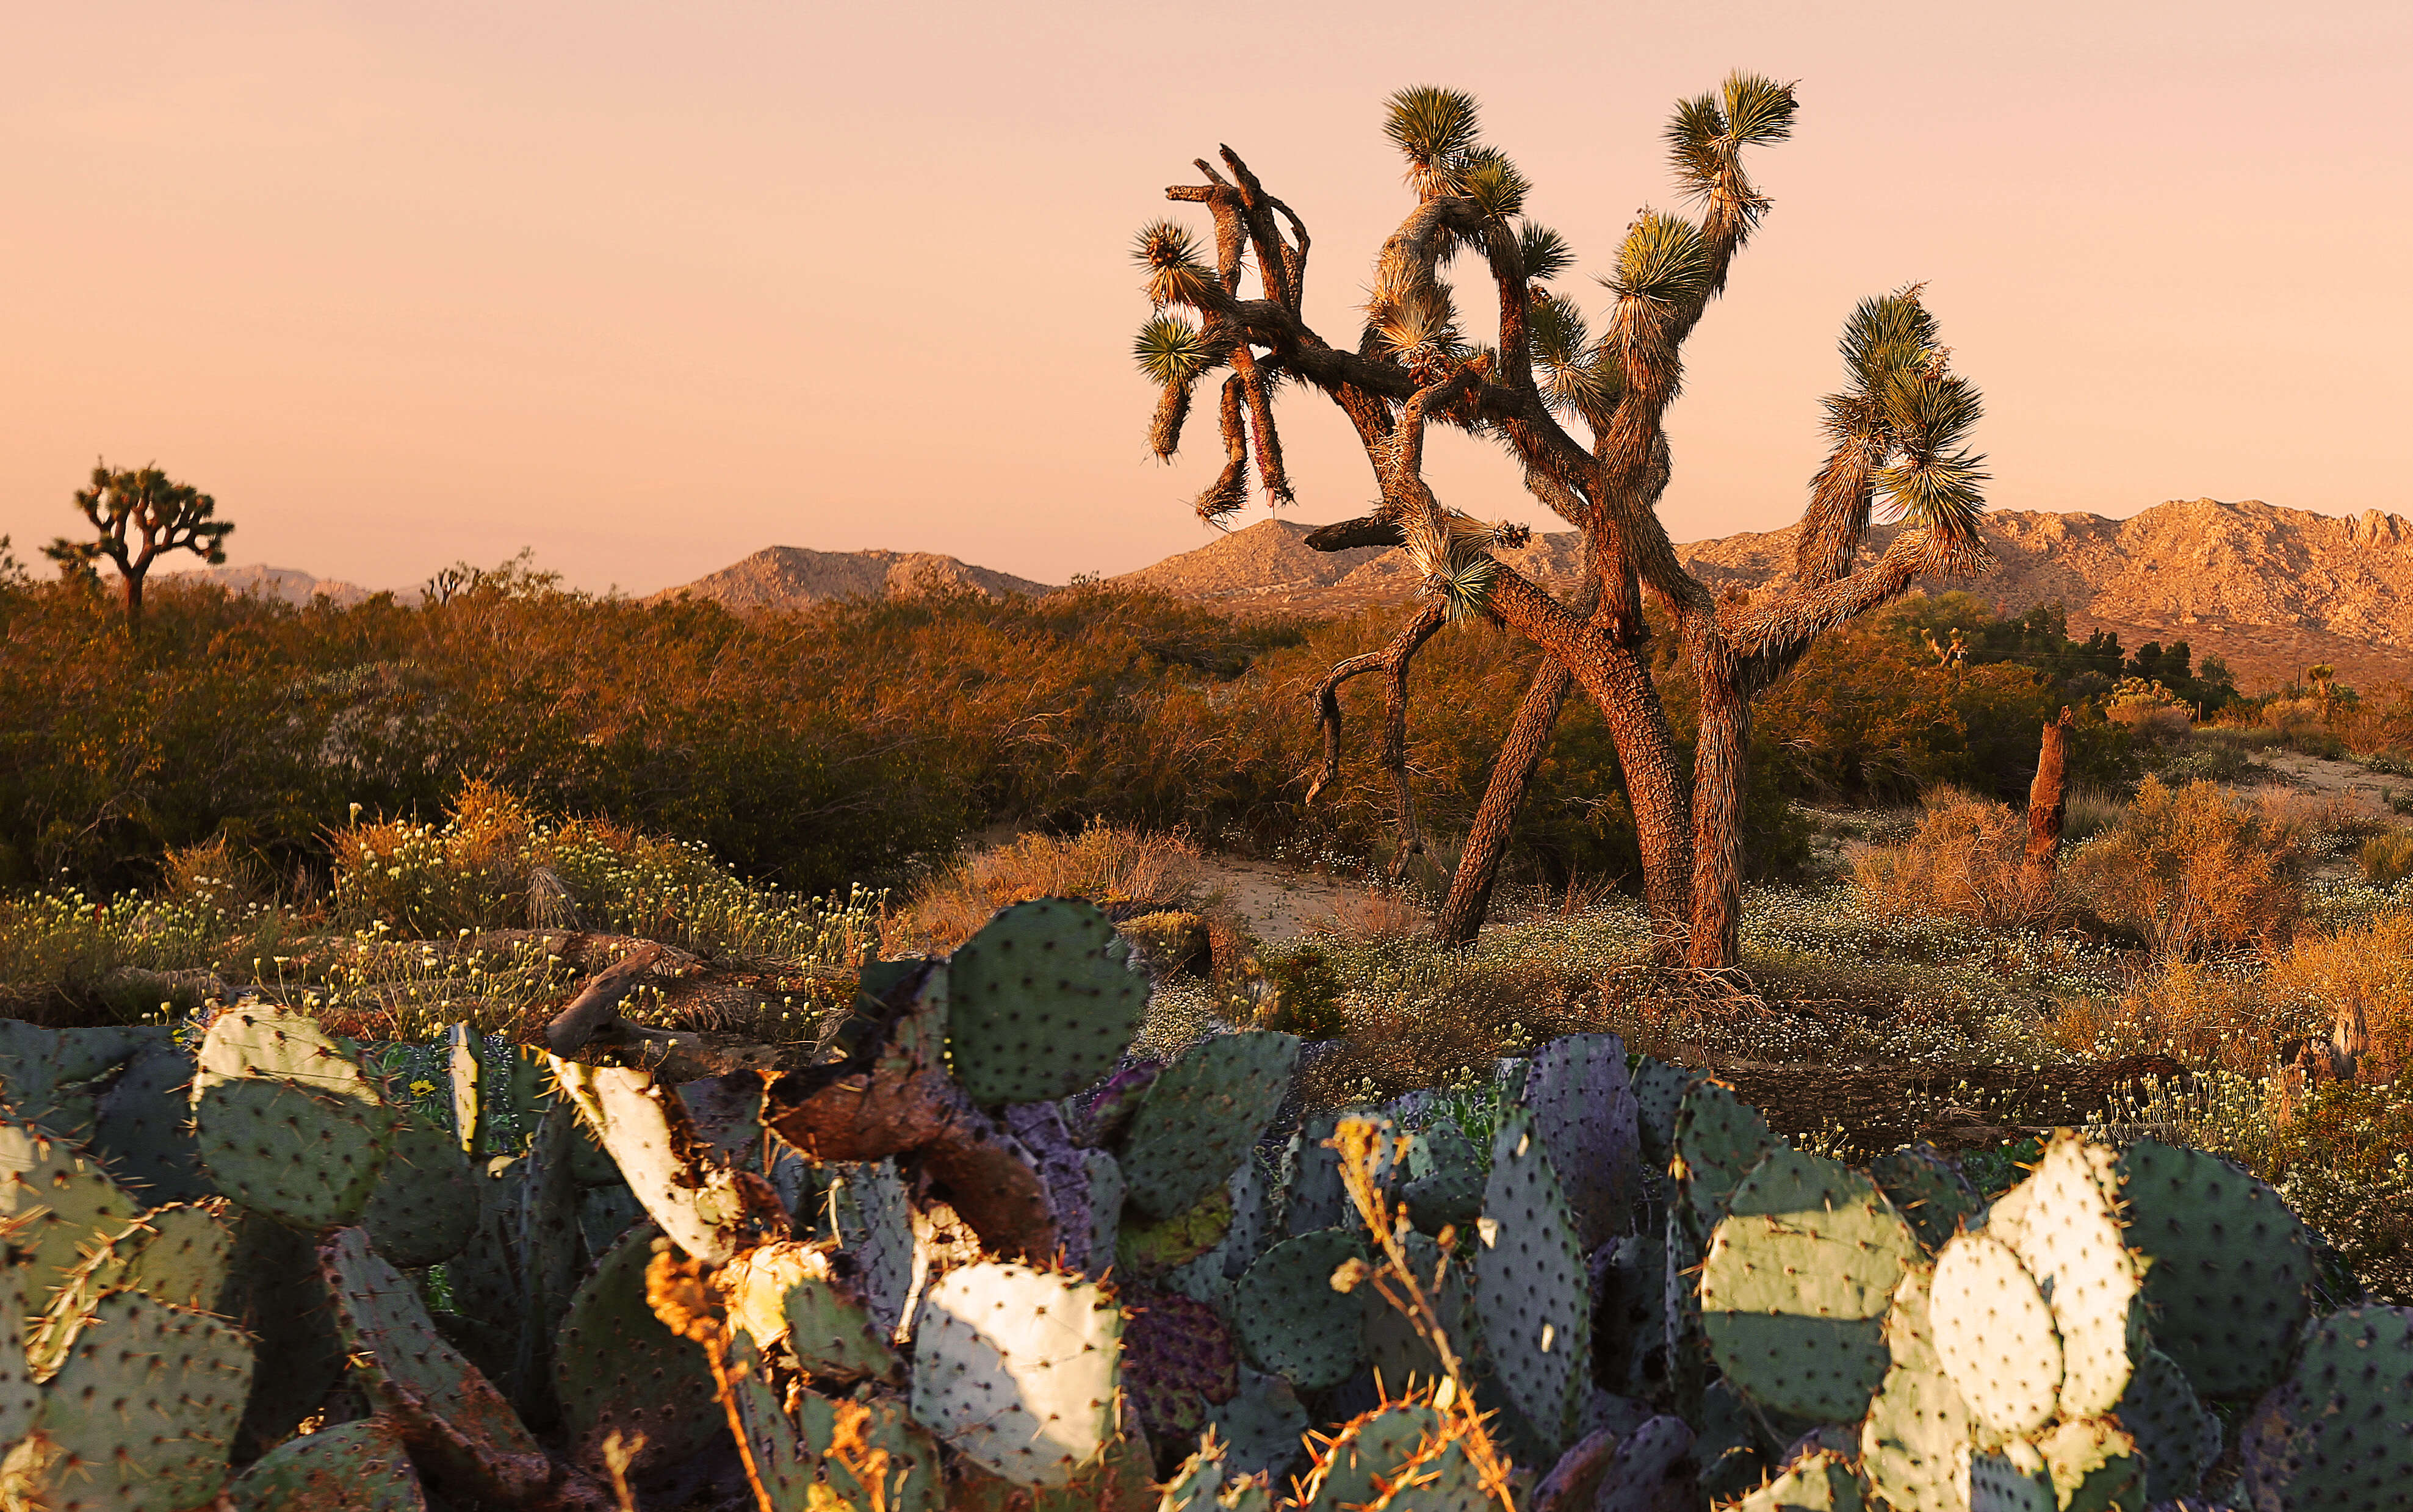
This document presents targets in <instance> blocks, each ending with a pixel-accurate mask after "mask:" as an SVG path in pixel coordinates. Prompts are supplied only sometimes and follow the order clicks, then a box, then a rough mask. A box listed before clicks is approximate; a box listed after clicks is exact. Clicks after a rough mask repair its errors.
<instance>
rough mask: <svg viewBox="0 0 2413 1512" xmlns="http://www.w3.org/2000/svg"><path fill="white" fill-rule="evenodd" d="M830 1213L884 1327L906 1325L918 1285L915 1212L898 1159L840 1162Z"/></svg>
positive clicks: (855, 1276) (836, 1165) (892, 1328)
mask: <svg viewBox="0 0 2413 1512" xmlns="http://www.w3.org/2000/svg"><path fill="white" fill-rule="evenodd" d="M830 1168H831V1169H832V1170H833V1171H835V1172H836V1173H837V1179H836V1180H835V1181H833V1182H832V1183H831V1186H830V1196H829V1200H830V1208H831V1210H832V1211H833V1212H835V1213H836V1215H837V1237H838V1242H839V1244H840V1245H841V1246H842V1247H843V1248H844V1249H845V1251H846V1254H847V1259H848V1260H849V1261H850V1262H851V1264H852V1266H853V1274H852V1276H851V1280H852V1281H853V1282H854V1284H855V1288H856V1289H857V1290H858V1291H860V1292H862V1294H863V1299H864V1301H865V1303H866V1305H868V1306H869V1307H870V1309H871V1315H872V1317H873V1318H874V1319H876V1320H877V1321H878V1322H879V1324H880V1326H881V1327H882V1328H885V1329H887V1330H888V1331H889V1332H890V1333H895V1332H896V1328H897V1327H898V1326H899V1325H901V1324H902V1323H903V1322H904V1321H905V1298H906V1295H907V1293H908V1292H909V1291H910V1289H911V1287H912V1284H913V1213H912V1208H911V1206H910V1203H909V1202H908V1201H907V1199H906V1195H905V1182H904V1179H903V1178H901V1177H899V1176H898V1175H897V1174H896V1162H895V1161H893V1160H882V1161H864V1162H843V1161H841V1162H834V1163H832V1164H831V1167H830Z"/></svg>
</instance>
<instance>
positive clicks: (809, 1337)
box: [718, 1241, 905, 1386]
mask: <svg viewBox="0 0 2413 1512" xmlns="http://www.w3.org/2000/svg"><path fill="white" fill-rule="evenodd" d="M836 1253H837V1247H836V1245H835V1244H831V1243H828V1242H826V1241H825V1242H822V1243H819V1244H797V1243H793V1242H787V1241H783V1242H780V1243H776V1244H764V1245H759V1246H757V1247H756V1248H754V1249H751V1250H748V1251H747V1252H746V1253H744V1254H741V1255H739V1256H738V1257H737V1258H736V1260H734V1261H733V1262H732V1263H731V1264H730V1265H729V1266H728V1267H725V1268H724V1269H723V1270H722V1271H721V1273H720V1276H719V1278H718V1285H719V1287H720V1290H721V1294H722V1295H723V1296H724V1297H727V1298H728V1301H729V1316H730V1320H731V1321H732V1322H733V1323H735V1324H736V1325H737V1326H738V1327H741V1328H743V1329H745V1330H746V1332H748V1334H750V1335H752V1336H753V1339H754V1342H756V1343H757V1344H759V1345H761V1346H762V1347H764V1348H766V1349H767V1348H768V1347H770V1346H771V1345H772V1344H773V1343H776V1342H778V1341H779V1340H781V1339H785V1340H787V1341H788V1347H789V1348H790V1349H791V1350H792V1352H793V1353H794V1355H795V1356H796V1362H797V1363H798V1364H800V1365H802V1366H803V1367H804V1369H805V1371H807V1373H808V1374H811V1375H814V1376H818V1377H822V1378H824V1379H827V1380H833V1381H861V1380H874V1381H882V1382H885V1383H887V1384H888V1385H890V1386H903V1385H904V1384H905V1362H904V1361H903V1360H901V1359H899V1358H898V1357H897V1355H896V1347H895V1346H894V1345H893V1344H892V1343H891V1342H889V1335H890V1333H891V1331H892V1330H890V1329H888V1328H883V1327H881V1326H880V1323H879V1321H878V1320H877V1319H876V1318H874V1317H873V1316H872V1312H871V1308H870V1304H868V1303H867V1302H866V1301H865V1300H864V1297H863V1294H862V1293H861V1292H859V1291H857V1290H856V1289H855V1288H854V1285H853V1284H852V1282H849V1281H847V1280H845V1279H844V1278H843V1277H841V1276H839V1275H838V1274H837V1273H836V1268H835V1267H834V1266H833V1265H832V1258H833V1256H834V1255H835V1254H836Z"/></svg>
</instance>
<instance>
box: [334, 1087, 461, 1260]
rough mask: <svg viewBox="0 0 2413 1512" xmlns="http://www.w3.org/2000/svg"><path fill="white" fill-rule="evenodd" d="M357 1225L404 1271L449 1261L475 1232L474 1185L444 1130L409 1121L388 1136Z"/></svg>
mask: <svg viewBox="0 0 2413 1512" xmlns="http://www.w3.org/2000/svg"><path fill="white" fill-rule="evenodd" d="M361 1226H362V1227H363V1228H364V1229H367V1230H368V1232H369V1237H370V1238H372V1239H374V1240H375V1241H376V1242H377V1253H379V1254H382V1255H384V1256H385V1257H386V1258H387V1259H388V1260H391V1261H392V1262H393V1263H394V1264H395V1265H397V1266H401V1267H404V1268H405V1269H417V1268H419V1267H422V1266H432V1265H437V1264H439V1263H441V1262H443V1261H446V1260H450V1259H452V1257H453V1256H454V1255H456V1254H459V1253H461V1252H462V1251H463V1250H465V1249H466V1248H467V1247H468V1244H469V1240H470V1238H472V1237H473V1236H474V1235H475V1234H476V1233H477V1230H478V1183H477V1182H476V1181H475V1180H473V1179H472V1178H471V1177H470V1174H469V1163H468V1161H467V1160H466V1158H465V1157H464V1156H463V1155H462V1153H461V1145H460V1141H459V1140H457V1139H455V1138H454V1137H453V1136H452V1132H451V1131H449V1130H445V1129H439V1128H437V1127H435V1126H434V1125H432V1124H427V1123H421V1122H417V1121H415V1120H414V1121H412V1122H409V1123H407V1124H406V1125H404V1127H403V1128H402V1130H401V1131H400V1132H399V1133H397V1134H395V1135H394V1139H393V1152H392V1155H391V1156H389V1157H388V1158H387V1160H386V1164H385V1170H384V1172H383V1173H382V1174H381V1175H380V1176H379V1178H378V1179H377V1190H376V1191H375V1192H374V1193H370V1195H369V1203H368V1207H367V1208H366V1209H365V1210H363V1212H362V1214H361Z"/></svg>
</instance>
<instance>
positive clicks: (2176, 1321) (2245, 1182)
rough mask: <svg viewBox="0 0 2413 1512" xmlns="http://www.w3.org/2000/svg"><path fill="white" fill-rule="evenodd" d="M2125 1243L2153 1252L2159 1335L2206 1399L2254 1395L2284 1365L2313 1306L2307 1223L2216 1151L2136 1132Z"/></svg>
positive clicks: (2149, 1294)
mask: <svg viewBox="0 0 2413 1512" xmlns="http://www.w3.org/2000/svg"><path fill="white" fill-rule="evenodd" d="M2119 1171H2120V1199H2121V1201H2122V1202H2123V1203H2124V1204H2125V1205H2126V1208H2127V1211H2126V1212H2125V1214H2124V1219H2125V1231H2126V1237H2127V1242H2128V1244H2129V1245H2130V1246H2131V1247H2133V1248H2134V1249H2136V1250H2138V1251H2139V1252H2141V1253H2143V1254H2145V1255H2146V1256H2148V1257H2149V1264H2148V1265H2147V1266H2146V1268H2145V1288H2144V1297H2145V1301H2146V1304H2147V1305H2148V1307H2149V1308H2150V1309H2151V1310H2152V1312H2153V1314H2154V1347H2155V1348H2158V1349H2160V1350H2161V1351H2162V1352H2163V1353H2164V1354H2166V1355H2168V1356H2169V1357H2170V1358H2171V1359H2172V1360H2173V1361H2174V1362H2176V1363H2177V1365H2178V1367H2179V1369H2180V1371H2183V1372H2184V1374H2185V1376H2186V1378H2187V1380H2188V1381H2189V1382H2190V1383H2192V1384H2193V1385H2194V1386H2195V1389H2196V1390H2198V1391H2199V1392H2201V1393H2203V1394H2204V1395H2205V1396H2207V1397H2230V1398H2234V1397H2249V1396H2252V1395H2254V1394H2256V1393H2258V1392H2260V1391H2264V1390H2267V1389H2268V1388H2269V1387H2270V1386H2272V1385H2273V1384H2275V1383H2276V1382H2277V1381H2278V1379H2279V1377H2280V1375H2281V1374H2282V1373H2283V1372H2284V1371H2286V1370H2287V1356H2288V1354H2289V1352H2290V1347H2291V1346H2292V1345H2293V1343H2294V1342H2295V1340H2296V1336H2297V1335H2298V1334H2299V1333H2300V1332H2301V1331H2302V1328H2303V1326H2304V1322H2305V1320H2306V1319H2308V1318H2310V1317H2311V1316H2312V1302H2311V1294H2310V1292H2309V1291H2308V1290H2307V1287H2308V1285H2309V1283H2310V1282H2311V1280H2312V1276H2313V1265H2312V1254H2311V1247H2310V1245H2309V1243H2308V1241H2307V1239H2306V1237H2305V1233H2304V1225H2303V1224H2302V1223H2300V1222H2298V1220H2297V1218H2296V1215H2295V1214H2293V1213H2291V1212H2289V1211H2288V1210H2287V1204H2286V1203H2284V1202H2282V1201H2281V1200H2280V1198H2279V1193H2276V1192H2274V1191H2272V1189H2271V1187H2270V1186H2269V1185H2267V1184H2266V1183H2264V1182H2261V1181H2258V1180H2257V1179H2255V1178H2253V1177H2252V1176H2250V1175H2248V1174H2247V1173H2246V1172H2245V1171H2244V1170H2243V1169H2241V1168H2240V1167H2238V1166H2237V1165H2234V1164H2230V1163H2229V1162H2228V1161H2225V1160H2223V1159H2221V1158H2220V1157H2219V1156H2217V1155H2210V1154H2206V1153H2204V1152H2203V1151H2201V1150H2197V1149H2173V1148H2171V1147H2170V1146H2168V1145H2164V1144H2161V1143H2159V1142H2157V1141H2155V1140H2152V1139H2139V1140H2138V1141H2137V1142H2136V1143H2135V1144H2134V1145H2131V1146H2130V1147H2129V1148H2128V1149H2127V1151H2126V1153H2124V1154H2123V1155H2122V1156H2121V1157H2120V1167H2119Z"/></svg>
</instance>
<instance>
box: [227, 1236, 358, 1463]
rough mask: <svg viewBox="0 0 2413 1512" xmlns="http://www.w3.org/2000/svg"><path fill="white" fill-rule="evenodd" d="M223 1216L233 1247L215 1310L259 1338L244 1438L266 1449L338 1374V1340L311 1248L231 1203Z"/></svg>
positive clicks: (310, 1409)
mask: <svg viewBox="0 0 2413 1512" xmlns="http://www.w3.org/2000/svg"><path fill="white" fill-rule="evenodd" d="M228 1222H229V1227H231V1228H232V1229H233V1230H234V1253H233V1256H232V1258H231V1259H230V1260H229V1263H228V1267H227V1282H226V1286H225V1289H224V1290H223V1291H221V1292H220V1293H219V1296H218V1300H217V1304H216V1306H215V1309H213V1311H215V1312H220V1313H222V1314H224V1315H225V1316H227V1317H228V1318H229V1319H231V1320H233V1321H234V1322H235V1323H237V1324H239V1325H241V1326H242V1327H244V1329H245V1330H247V1331H248V1332H249V1333H250V1334H251V1335H252V1336H253V1338H254V1339H256V1340H257V1341H258V1342H257V1343H256V1344H255V1345H254V1346H253V1350H252V1353H253V1356H254V1357H255V1358H257V1359H258V1361H259V1369H258V1370H257V1371H254V1372H253V1374H252V1378H251V1400H250V1401H248V1402H246V1403H245V1404H244V1413H243V1433H242V1442H243V1443H244V1445H249V1446H251V1447H253V1448H264V1447H266V1446H268V1445H275V1444H281V1443H283V1442H284V1441H285V1440H286V1439H287V1438H288V1437H289V1436H291V1434H292V1432H293V1430H294V1429H295V1427H296V1426H297V1425H299V1424H300V1423H301V1422H302V1421H303V1419H304V1418H306V1417H307V1416H310V1415H311V1414H312V1413H314V1412H316V1411H318V1408H319V1407H320V1406H321V1405H322V1404H323V1403H324V1402H325V1401H326V1398H327V1393H328V1392H329V1391H330V1390H332V1389H333V1387H334V1386H336V1385H337V1384H338V1383H339V1382H340V1381H342V1379H343V1376H344V1341H343V1337H342V1335H341V1334H340V1333H338V1332H337V1331H336V1328H335V1316H334V1308H333V1305H332V1303H331V1302H330V1301H329V1299H328V1297H327V1282H326V1280H325V1278H324V1277H322V1276H321V1275H319V1273H318V1249H317V1247H316V1246H315V1245H313V1244H312V1243H311V1242H310V1240H309V1239H308V1238H306V1237H304V1236H303V1235H301V1234H297V1233H295V1232H294V1231H293V1230H291V1229H289V1228H288V1227H286V1226H285V1225H284V1224H282V1223H278V1222H277V1221H276V1220H274V1219H273V1218H270V1217H268V1216H267V1215H266V1214H264V1213H255V1212H250V1211H247V1210H245V1209H244V1208H232V1209H230V1210H229V1213H228Z"/></svg>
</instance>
